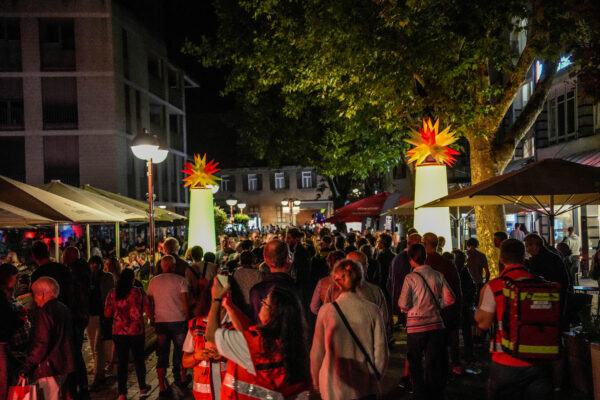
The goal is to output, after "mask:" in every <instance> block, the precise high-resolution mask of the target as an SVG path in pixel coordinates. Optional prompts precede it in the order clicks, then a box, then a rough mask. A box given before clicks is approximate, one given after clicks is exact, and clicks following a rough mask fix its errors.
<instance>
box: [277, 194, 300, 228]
mask: <svg viewBox="0 0 600 400" xmlns="http://www.w3.org/2000/svg"><path fill="white" fill-rule="evenodd" d="M301 203H302V201H300V200H298V199H283V200H281V205H282V206H283V207H284V209H283V210H282V211H285V208H288V209H289V213H290V226H292V225H294V214H298V213H299V212H300V204H301ZM296 210H298V211H296Z"/></svg>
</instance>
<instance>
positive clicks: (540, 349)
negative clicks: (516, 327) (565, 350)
mask: <svg viewBox="0 0 600 400" xmlns="http://www.w3.org/2000/svg"><path fill="white" fill-rule="evenodd" d="M502 346H504V347H506V348H507V349H509V350H511V351H512V350H514V347H515V344H514V343H513V342H511V341H510V340H508V339H504V338H502ZM519 353H530V354H558V346H533V345H527V344H520V345H519Z"/></svg>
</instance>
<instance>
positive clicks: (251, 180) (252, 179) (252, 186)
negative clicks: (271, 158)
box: [248, 174, 258, 192]
mask: <svg viewBox="0 0 600 400" xmlns="http://www.w3.org/2000/svg"><path fill="white" fill-rule="evenodd" d="M257 190H258V178H257V176H256V174H248V191H249V192H256V191H257Z"/></svg>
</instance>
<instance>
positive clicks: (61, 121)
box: [43, 104, 78, 130]
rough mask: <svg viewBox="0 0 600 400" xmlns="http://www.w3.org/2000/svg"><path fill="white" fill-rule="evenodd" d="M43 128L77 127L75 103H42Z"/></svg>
mask: <svg viewBox="0 0 600 400" xmlns="http://www.w3.org/2000/svg"><path fill="white" fill-rule="evenodd" d="M43 108H44V111H43V113H44V129H47V130H50V129H77V123H78V118H77V105H76V104H44V105H43Z"/></svg>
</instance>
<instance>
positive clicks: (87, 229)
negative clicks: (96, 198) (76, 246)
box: [85, 224, 92, 260]
mask: <svg viewBox="0 0 600 400" xmlns="http://www.w3.org/2000/svg"><path fill="white" fill-rule="evenodd" d="M90 248H91V245H90V224H85V249H86V250H87V258H88V260H89V259H90V257H91V256H92V255H91V254H90Z"/></svg>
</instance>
